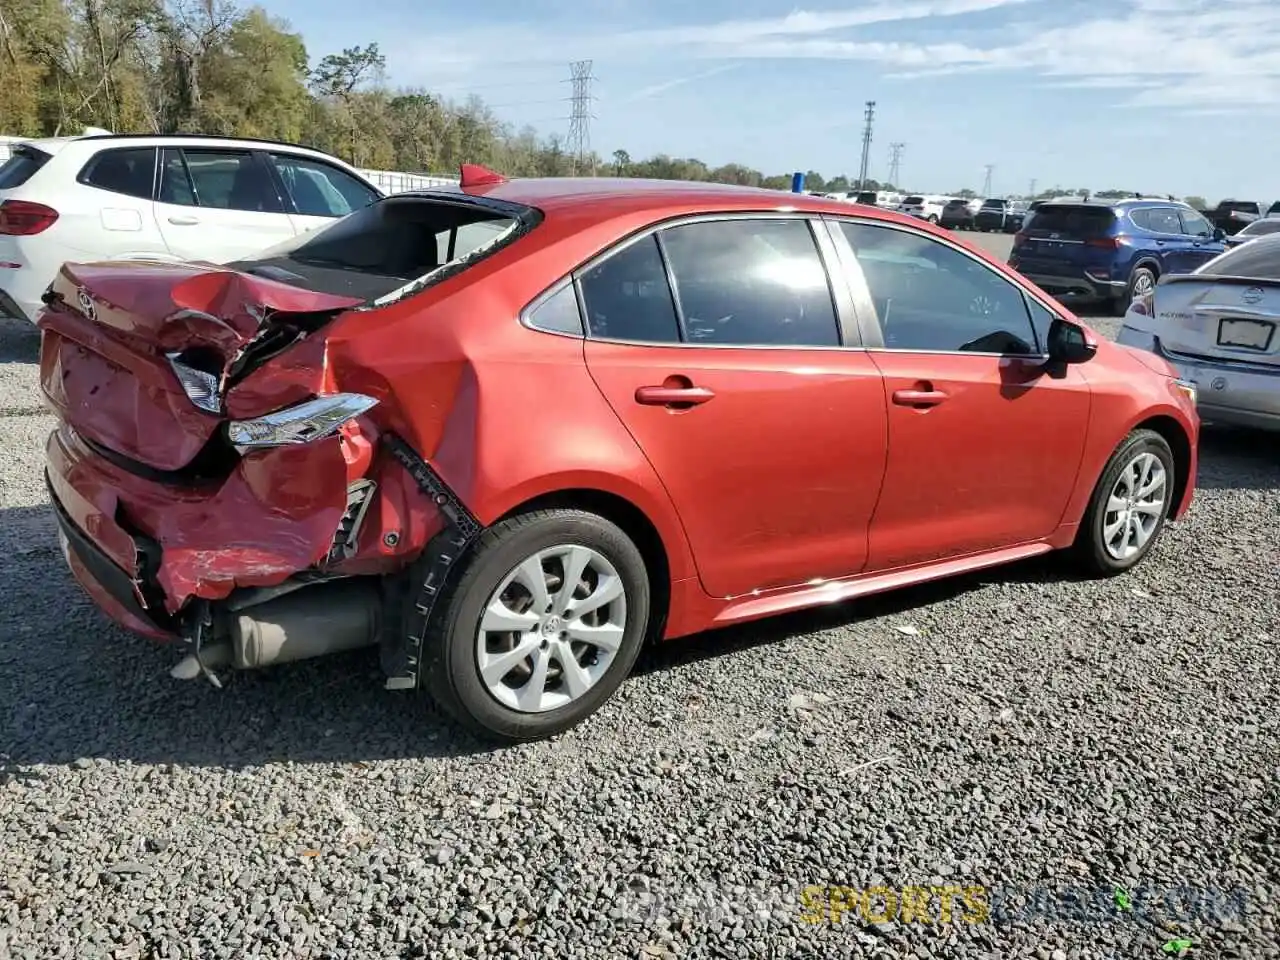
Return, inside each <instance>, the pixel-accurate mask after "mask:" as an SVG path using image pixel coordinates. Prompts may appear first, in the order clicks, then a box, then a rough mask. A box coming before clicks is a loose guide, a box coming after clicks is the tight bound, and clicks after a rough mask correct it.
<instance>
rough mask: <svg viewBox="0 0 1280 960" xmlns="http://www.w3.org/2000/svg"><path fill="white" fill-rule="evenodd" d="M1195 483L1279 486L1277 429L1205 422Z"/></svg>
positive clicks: (1219, 487) (1200, 485)
mask: <svg viewBox="0 0 1280 960" xmlns="http://www.w3.org/2000/svg"><path fill="white" fill-rule="evenodd" d="M1196 487H1197V489H1201V490H1280V433H1268V432H1266V431H1263V430H1244V429H1235V428H1231V427H1219V426H1213V425H1206V426H1204V427H1203V429H1202V430H1201V433H1200V471H1199V476H1198V477H1196Z"/></svg>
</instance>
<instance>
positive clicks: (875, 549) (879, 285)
mask: <svg viewBox="0 0 1280 960" xmlns="http://www.w3.org/2000/svg"><path fill="white" fill-rule="evenodd" d="M840 233H841V234H842V235H843V237H844V238H845V239H846V240H847V241H848V243H849V245H850V247H849V249H848V250H847V252H848V253H849V254H850V255H851V260H850V263H851V264H852V265H851V268H850V272H851V274H853V276H852V283H853V285H854V286H855V287H859V286H860V285H861V291H862V296H861V298H860V299H861V300H862V302H864V303H866V304H867V308H866V309H867V312H869V313H871V314H872V316H873V317H874V321H875V322H876V323H877V324H878V327H879V332H880V335H881V336H882V338H883V342H884V346H883V349H873V350H872V351H871V356H872V358H873V359H874V360H875V363H876V366H877V367H878V368H879V369H880V371H881V373H882V374H883V375H884V382H885V393H886V395H887V397H888V400H889V404H888V420H889V458H888V463H887V466H886V469H885V481H884V492H883V494H882V495H881V497H880V501H879V504H878V505H877V507H876V511H875V516H874V518H873V519H872V522H871V530H870V535H869V543H868V562H867V570H868V572H870V571H878V570H888V569H892V568H894V567H901V566H907V565H911V564H917V563H926V562H929V561H933V560H941V559H945V558H950V557H958V556H963V555H965V554H970V553H976V552H980V551H984V550H991V549H997V548H1000V547H1004V546H1011V545H1014V544H1019V543H1025V542H1028V541H1034V540H1039V539H1042V538H1044V537H1047V536H1049V535H1050V534H1051V533H1053V532H1054V530H1055V529H1056V528H1057V527H1058V525H1059V524H1060V523H1061V520H1062V515H1063V512H1064V511H1065V509H1066V506H1067V503H1068V500H1069V499H1070V497H1071V494H1072V491H1073V490H1074V489H1075V484H1076V473H1077V470H1078V468H1079V466H1080V462H1081V459H1082V456H1083V453H1084V444H1085V436H1086V431H1087V429H1088V421H1089V388H1088V384H1087V382H1086V381H1085V379H1084V377H1083V376H1082V374H1081V373H1080V371H1079V370H1078V369H1076V368H1074V367H1068V368H1067V369H1066V371H1065V372H1064V373H1063V375H1062V376H1061V378H1055V377H1052V376H1050V375H1049V374H1048V373H1047V372H1046V371H1045V369H1044V366H1043V358H1042V357H1041V356H1039V355H1040V354H1041V352H1042V348H1041V345H1042V343H1043V339H1044V333H1045V332H1046V331H1047V329H1048V324H1049V322H1050V320H1051V316H1052V315H1051V313H1050V311H1049V310H1048V309H1047V308H1046V307H1045V306H1044V305H1043V304H1040V303H1038V302H1037V301H1035V300H1033V299H1031V298H1029V297H1026V296H1025V295H1024V294H1023V292H1022V291H1021V290H1020V289H1019V288H1018V287H1017V286H1016V285H1014V284H1013V283H1012V282H1011V281H1010V280H1009V279H1007V278H1006V277H1004V276H1001V275H1000V274H999V273H997V272H996V271H995V270H993V269H992V268H991V267H990V266H988V265H987V264H985V263H983V262H981V261H980V260H978V259H977V258H976V257H974V256H972V255H970V254H968V253H965V252H963V251H961V250H960V249H959V248H958V247H956V246H953V245H951V244H949V243H944V242H942V241H940V240H936V239H934V238H932V237H927V236H924V235H922V234H920V233H917V232H916V231H913V230H908V229H900V228H897V227H891V226H887V225H873V224H868V223H857V222H852V221H842V222H841V223H840ZM859 272H860V274H861V276H860V277H859V276H858V275H857V274H858V273H859ZM863 284H865V285H863ZM1033 311H1034V312H1033ZM1033 318H1035V320H1036V321H1038V322H1033Z"/></svg>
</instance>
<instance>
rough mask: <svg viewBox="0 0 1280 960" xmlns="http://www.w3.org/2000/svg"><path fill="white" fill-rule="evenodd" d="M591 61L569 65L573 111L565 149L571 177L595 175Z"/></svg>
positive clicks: (580, 61) (570, 115)
mask: <svg viewBox="0 0 1280 960" xmlns="http://www.w3.org/2000/svg"><path fill="white" fill-rule="evenodd" d="M591 66H592V61H591V60H575V61H574V62H573V63H571V64H569V82H570V83H572V84H573V95H572V97H570V99H571V100H572V101H573V110H572V112H571V113H570V114H569V140H568V143H567V144H565V149H566V151H567V152H568V154H569V155H570V156H571V157H572V158H573V175H574V176H578V175H580V174H583V173H585V172H586V168H587V167H588V166H590V168H591V176H593V177H594V176H595V175H596V163H595V154H594V153H592V152H591V120H592V113H591V100H592V96H591V84H592V82H593V81H594V80H595V77H594V76H592V73H591Z"/></svg>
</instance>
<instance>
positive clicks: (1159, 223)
mask: <svg viewBox="0 0 1280 960" xmlns="http://www.w3.org/2000/svg"><path fill="white" fill-rule="evenodd" d="M1146 228H1147V229H1148V230H1150V231H1151V232H1153V233H1181V232H1182V221H1181V220H1180V219H1178V211H1177V210H1175V209H1174V208H1173V207H1153V208H1151V209H1149V210H1147V222H1146Z"/></svg>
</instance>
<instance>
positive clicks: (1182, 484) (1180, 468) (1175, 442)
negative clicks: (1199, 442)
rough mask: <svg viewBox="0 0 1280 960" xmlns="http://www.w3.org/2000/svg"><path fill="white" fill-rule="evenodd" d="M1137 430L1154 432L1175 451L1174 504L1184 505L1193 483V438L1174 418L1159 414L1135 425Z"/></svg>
mask: <svg viewBox="0 0 1280 960" xmlns="http://www.w3.org/2000/svg"><path fill="white" fill-rule="evenodd" d="M1133 429H1135V430H1152V431H1154V432H1156V433H1158V434H1159V435H1160V436H1161V437H1163V438H1164V441H1165V443H1167V444H1169V449H1170V450H1171V451H1173V473H1174V476H1173V504H1174V505H1175V509H1176V505H1177V504H1180V503H1182V499H1183V496H1184V495H1185V494H1186V492H1187V486H1188V485H1189V484H1190V483H1191V462H1192V456H1191V438H1190V437H1188V436H1187V432H1186V430H1184V429H1183V427H1182V424H1180V423H1179V422H1178V421H1177V420H1175V419H1174V418H1173V417H1170V416H1168V415H1166V414H1157V415H1155V416H1153V417H1148V418H1147V419H1145V420H1143V421H1141V422H1139V423H1137V424H1135V425H1134V428H1133Z"/></svg>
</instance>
